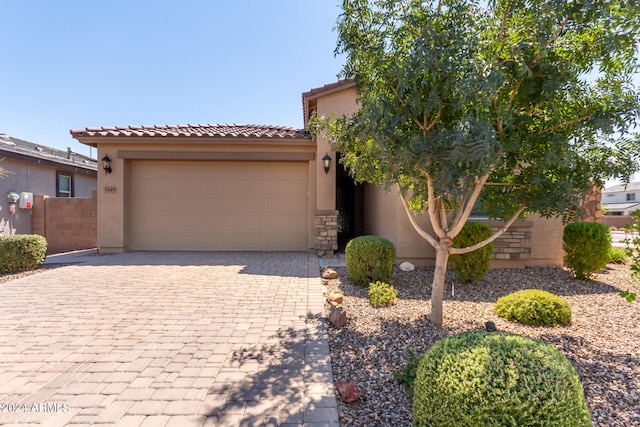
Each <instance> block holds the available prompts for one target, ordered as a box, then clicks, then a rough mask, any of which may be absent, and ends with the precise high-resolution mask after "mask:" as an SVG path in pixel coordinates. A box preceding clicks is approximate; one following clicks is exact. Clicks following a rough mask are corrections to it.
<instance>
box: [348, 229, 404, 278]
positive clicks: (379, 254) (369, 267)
mask: <svg viewBox="0 0 640 427" xmlns="http://www.w3.org/2000/svg"><path fill="white" fill-rule="evenodd" d="M395 260H396V248H395V247H394V246H393V243H391V242H390V241H388V240H387V239H383V238H382V237H377V236H360V237H356V238H355V239H353V240H351V241H350V242H349V243H347V248H346V249H345V261H346V264H347V277H348V278H349V280H350V281H351V283H354V284H356V285H362V286H364V285H368V284H369V283H371V282H376V281H378V280H380V281H382V282H389V281H390V280H391V275H392V274H393V263H394V262H395Z"/></svg>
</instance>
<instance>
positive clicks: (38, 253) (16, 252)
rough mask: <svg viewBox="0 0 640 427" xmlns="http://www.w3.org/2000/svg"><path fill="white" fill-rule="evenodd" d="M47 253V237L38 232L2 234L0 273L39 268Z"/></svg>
mask: <svg viewBox="0 0 640 427" xmlns="http://www.w3.org/2000/svg"><path fill="white" fill-rule="evenodd" d="M46 255H47V239H45V238H44V237H42V236H38V235H37V234H17V235H14V236H0V273H18V272H20V271H27V270H33V269H36V268H38V267H39V266H40V265H41V264H42V263H43V262H44V258H45V256H46Z"/></svg>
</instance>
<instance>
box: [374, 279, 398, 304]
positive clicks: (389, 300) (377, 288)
mask: <svg viewBox="0 0 640 427" xmlns="http://www.w3.org/2000/svg"><path fill="white" fill-rule="evenodd" d="M397 301H398V291H397V290H396V288H394V287H393V286H391V285H390V284H388V283H385V282H375V283H369V304H371V305H372V306H374V307H383V306H385V305H394V304H395V303H396V302H397Z"/></svg>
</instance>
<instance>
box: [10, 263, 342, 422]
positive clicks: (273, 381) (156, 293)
mask: <svg viewBox="0 0 640 427" xmlns="http://www.w3.org/2000/svg"><path fill="white" fill-rule="evenodd" d="M82 261H83V262H82V263H80V264H77V265H68V266H64V267H60V268H53V269H48V270H46V271H44V272H41V273H38V274H34V275H31V276H26V277H22V278H20V279H16V280H13V281H10V282H6V283H3V284H0V405H2V406H1V407H0V409H1V411H0V425H20V424H23V423H36V424H41V425H89V424H95V425H101V424H102V425H115V426H136V427H139V426H147V425H164V426H197V427H202V426H205V425H206V426H209V425H212V426H237V425H268V426H271V425H273V426H276V425H291V426H294V425H297V426H302V425H303V423H304V425H309V426H313V425H328V426H337V425H338V414H337V410H336V400H335V392H334V387H333V377H332V375H331V364H330V357H329V347H328V344H327V339H326V326H325V323H324V320H323V318H322V317H321V316H322V314H323V309H324V305H323V297H322V285H321V282H320V278H319V265H318V259H317V258H316V257H315V256H314V255H312V254H309V253H247V252H235V253H233V252H224V253H223V252H219V253H218V252H216V253H211V252H129V253H124V254H119V255H103V256H93V257H84V258H83V259H82Z"/></svg>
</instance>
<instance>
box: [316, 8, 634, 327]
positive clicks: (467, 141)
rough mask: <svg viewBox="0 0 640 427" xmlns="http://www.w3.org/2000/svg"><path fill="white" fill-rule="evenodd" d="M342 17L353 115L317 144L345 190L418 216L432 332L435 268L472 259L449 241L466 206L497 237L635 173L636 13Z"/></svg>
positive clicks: (365, 13) (437, 299) (450, 11)
mask: <svg viewBox="0 0 640 427" xmlns="http://www.w3.org/2000/svg"><path fill="white" fill-rule="evenodd" d="M342 8H343V13H342V14H341V16H340V18H339V20H338V24H337V30H338V45H337V48H336V53H338V54H345V56H346V63H345V66H344V69H343V76H344V77H346V78H350V79H353V80H354V81H355V83H356V89H357V102H358V103H359V105H360V109H359V111H357V112H356V113H354V114H353V115H349V116H344V117H341V118H339V119H337V121H336V122H335V123H334V124H333V126H331V129H332V131H331V132H328V137H329V138H331V139H334V140H335V141H336V142H337V144H338V149H339V150H340V151H341V152H342V159H343V163H344V164H345V166H347V168H348V170H349V171H350V173H351V174H352V175H353V176H354V177H355V178H356V179H357V180H359V181H367V182H371V183H376V184H380V185H383V186H385V187H386V188H389V187H391V186H397V187H398V188H399V189H400V192H401V193H402V194H405V195H406V196H407V199H411V200H409V204H410V205H411V206H412V207H413V208H414V210H418V211H420V210H422V209H423V208H425V207H426V208H425V209H426V211H427V212H428V214H429V217H430V219H431V223H432V225H433V228H434V233H433V234H431V233H427V232H425V231H424V230H421V229H420V228H419V227H418V226H417V223H416V222H415V221H413V223H414V226H415V227H416V229H417V230H418V232H419V233H420V234H421V235H422V236H423V237H424V238H425V239H426V240H427V241H428V242H429V243H430V244H431V245H433V246H434V247H435V248H436V274H435V278H434V288H433V294H432V320H433V321H434V322H436V323H442V314H441V301H442V295H441V294H442V292H443V289H442V287H443V283H444V271H445V270H446V263H447V257H448V255H449V254H452V253H463V252H464V251H465V250H467V249H468V250H471V249H473V248H467V249H455V248H452V246H451V239H453V237H455V235H457V233H458V232H459V231H460V229H461V228H462V226H463V225H464V223H465V222H466V220H467V218H468V217H469V214H470V213H471V210H472V208H473V207H474V206H477V205H478V204H481V206H482V208H483V209H484V210H485V211H486V212H488V214H489V215H490V216H491V217H493V218H500V219H504V220H505V221H507V226H508V225H509V224H510V223H511V222H512V221H513V220H515V219H516V218H517V217H521V216H523V215H526V214H528V213H532V212H537V213H540V214H541V215H543V216H546V217H550V216H558V215H567V214H570V213H575V209H576V207H577V205H578V203H579V201H580V200H581V198H582V197H583V195H584V193H585V192H586V191H587V190H588V189H590V188H591V187H592V185H593V183H594V182H595V183H596V184H597V185H599V184H600V183H601V182H602V180H603V179H607V178H610V177H618V178H621V179H623V180H625V179H626V180H628V179H629V177H630V175H631V174H632V173H633V172H635V171H636V170H638V168H639V164H640V149H639V146H640V144H639V136H638V134H637V133H634V132H636V128H635V126H637V124H638V118H639V107H640V99H639V97H638V94H637V93H636V89H635V88H634V86H633V84H632V76H633V73H634V72H637V71H638V56H637V52H638V39H637V34H638V32H639V30H640V6H639V2H638V0H603V1H598V0H581V1H577V0H576V1H566V0H549V1H543V0H496V1H489V2H484V1H463V0H440V1H415V0H343V2H342ZM409 216H410V218H411V219H412V220H413V218H412V215H409ZM505 229H506V228H503V229H502V231H500V232H498V234H496V235H494V236H493V237H492V238H491V239H490V240H493V239H495V238H496V237H497V235H499V234H500V233H501V232H503V231H504V230H505ZM488 241H489V240H488ZM488 241H485V242H483V244H484V243H488ZM468 250H467V251H468ZM440 275H441V277H440ZM440 282H442V283H440ZM437 294H440V295H437ZM438 304H440V308H439V310H438V307H436V306H437V305H438ZM438 311H439V312H438Z"/></svg>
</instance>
